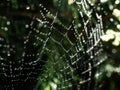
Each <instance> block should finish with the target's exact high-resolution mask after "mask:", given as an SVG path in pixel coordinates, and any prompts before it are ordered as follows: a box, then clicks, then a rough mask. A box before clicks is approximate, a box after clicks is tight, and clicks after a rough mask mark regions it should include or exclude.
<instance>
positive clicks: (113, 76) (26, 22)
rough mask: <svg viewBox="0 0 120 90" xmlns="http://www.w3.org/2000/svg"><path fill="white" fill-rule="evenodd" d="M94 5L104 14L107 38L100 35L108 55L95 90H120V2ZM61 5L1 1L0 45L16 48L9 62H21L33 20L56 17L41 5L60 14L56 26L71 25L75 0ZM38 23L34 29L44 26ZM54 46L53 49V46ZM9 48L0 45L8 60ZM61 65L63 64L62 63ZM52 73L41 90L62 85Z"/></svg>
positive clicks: (52, 0) (97, 0)
mask: <svg viewBox="0 0 120 90" xmlns="http://www.w3.org/2000/svg"><path fill="white" fill-rule="evenodd" d="M91 2H92V3H93V5H94V6H95V7H96V12H97V13H99V14H100V15H102V19H103V30H104V32H105V35H103V36H101V41H102V43H103V49H104V53H106V55H107V57H108V58H107V59H106V60H105V62H104V63H102V64H101V65H100V67H99V68H98V70H97V73H96V82H97V84H96V88H95V90H119V89H120V0H91ZM61 3H62V5H61V6H60V7H59V1H58V0H1V1H0V43H2V44H0V45H4V44H5V43H7V44H9V45H10V47H12V48H14V50H15V52H12V53H13V56H14V55H15V56H14V57H13V58H9V57H8V59H10V60H12V59H16V60H20V57H19V56H20V55H22V52H23V51H24V43H23V42H24V41H25V40H26V39H27V36H28V33H29V31H30V24H31V21H33V20H34V18H36V17H38V18H40V19H43V16H42V15H41V12H42V13H44V14H45V15H46V17H47V18H48V20H51V19H53V18H54V17H53V16H50V15H49V14H47V13H46V12H45V11H44V10H43V11H42V7H40V4H42V5H43V6H44V7H45V8H46V9H48V10H49V11H51V12H52V14H53V15H55V14H56V11H59V13H58V17H59V18H60V21H59V20H58V21H57V19H56V23H58V28H61V27H64V28H65V26H69V24H70V23H71V21H72V19H73V18H74V15H76V14H77V11H76V9H75V8H76V7H75V6H74V5H73V4H74V0H63V1H62V2H61ZM40 10H41V12H40ZM72 12H74V15H72V14H71V13H72ZM76 16H77V15H76ZM36 23H37V22H36ZM36 23H35V25H33V26H32V27H37V28H39V27H41V24H37V25H36ZM79 23H80V21H78V22H76V25H78V24H79ZM81 24H82V23H81ZM76 25H74V26H76ZM48 26H49V25H48ZM48 26H46V28H45V30H46V32H47V30H48V29H47V27H48ZM71 32H72V31H71ZM63 33H64V31H63ZM31 37H32V36H31ZM2 38H4V39H5V41H4V42H2ZM58 39H59V38H58ZM71 41H74V38H72V39H71ZM34 42H36V43H39V42H37V41H34V38H33V39H32V40H31V42H30V43H29V44H32V43H34ZM52 45H53V46H54V44H52ZM53 46H49V47H50V48H55V47H53ZM7 47H8V46H7V45H6V47H3V46H0V54H1V56H3V57H6V56H5V55H4V54H3V51H7ZM28 49H30V48H28ZM36 50H37V49H36V48H35V49H34V50H33V51H32V50H29V51H30V52H31V53H35V51H36ZM39 50H40V49H39ZM29 51H28V52H29ZM56 54H57V52H56ZM58 56H59V55H58ZM46 57H49V58H52V56H43V57H42V58H46ZM56 58H57V57H56ZM53 62H54V61H53ZM49 63H50V62H49ZM61 64H64V63H63V62H62V63H61ZM46 66H47V67H44V68H51V69H50V70H54V69H53V68H52V67H51V64H49V65H46ZM0 67H1V66H0ZM56 68H57V66H56ZM48 71H49V70H48ZM49 72H50V73H52V74H54V76H53V78H54V79H53V78H51V77H50V78H48V79H47V81H45V82H43V84H42V86H41V87H42V89H40V90H57V89H55V83H59V81H58V80H57V79H56V78H55V77H56V76H55V75H56V74H55V72H52V71H49ZM58 72H59V70H58ZM45 74H46V73H45ZM57 74H59V73H57ZM42 77H43V78H44V75H43V76H40V78H42ZM38 83H39V82H38ZM37 89H39V88H38V87H37V85H36V88H35V90H37ZM30 90H31V89H30ZM64 90H67V89H64Z"/></svg>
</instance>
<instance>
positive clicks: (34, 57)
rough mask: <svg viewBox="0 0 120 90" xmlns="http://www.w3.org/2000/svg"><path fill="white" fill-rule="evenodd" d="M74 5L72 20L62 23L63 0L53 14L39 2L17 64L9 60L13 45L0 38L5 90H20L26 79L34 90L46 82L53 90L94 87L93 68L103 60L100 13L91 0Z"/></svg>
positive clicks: (0, 67) (77, 2) (40, 88)
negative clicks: (4, 49) (36, 14)
mask: <svg viewBox="0 0 120 90" xmlns="http://www.w3.org/2000/svg"><path fill="white" fill-rule="evenodd" d="M74 5H75V7H76V8H77V9H76V10H77V13H74V12H73V13H74V14H73V17H74V18H73V19H72V20H71V23H70V24H69V25H65V24H64V23H62V19H61V18H60V17H58V14H59V9H60V8H61V6H62V0H59V1H58V11H57V12H56V13H55V15H53V14H52V13H51V11H50V10H48V9H46V8H45V7H44V6H43V5H42V4H39V7H40V8H41V9H40V14H41V16H42V18H41V19H40V18H39V17H34V18H33V21H32V22H31V24H30V27H29V28H30V31H29V34H28V35H27V38H26V40H25V41H24V52H23V53H22V56H20V58H19V59H18V62H19V64H18V65H16V61H15V60H14V59H15V58H13V60H12V61H10V60H9V57H12V56H11V55H12V54H13V55H14V54H15V52H14V49H15V46H14V45H12V46H10V45H9V43H7V41H6V43H2V42H3V41H5V40H4V39H3V38H0V42H1V44H0V45H1V46H0V48H6V51H4V52H2V54H4V57H3V56H2V54H1V55H0V61H1V65H0V71H1V73H0V75H1V76H2V77H5V78H6V82H7V81H8V82H7V83H6V82H5V83H4V85H3V86H4V88H5V90H18V87H19V88H21V89H23V88H24V87H25V84H26V83H27V82H30V83H32V84H31V85H32V87H33V88H34V87H35V90H42V89H43V88H44V86H46V87H47V86H48V85H50V86H51V88H52V89H53V90H69V89H70V90H90V89H91V90H93V88H94V85H95V80H94V78H95V77H94V75H95V71H96V69H97V67H98V66H99V65H100V64H101V63H102V62H103V61H104V58H102V51H103V50H102V44H101V42H100V36H101V35H103V34H104V33H103V25H102V16H101V15H99V14H98V13H97V11H96V10H95V9H96V8H95V6H94V5H93V3H92V2H91V1H90V0H81V1H77V0H76V1H74ZM76 14H77V15H76ZM47 15H48V16H47ZM78 22H79V23H78ZM68 23H69V22H68ZM76 23H77V24H76ZM11 49H13V50H11ZM36 81H37V84H36ZM35 84H36V85H35ZM26 87H27V86H26ZM23 90H24V89H23ZM31 90H32V89H31Z"/></svg>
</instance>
